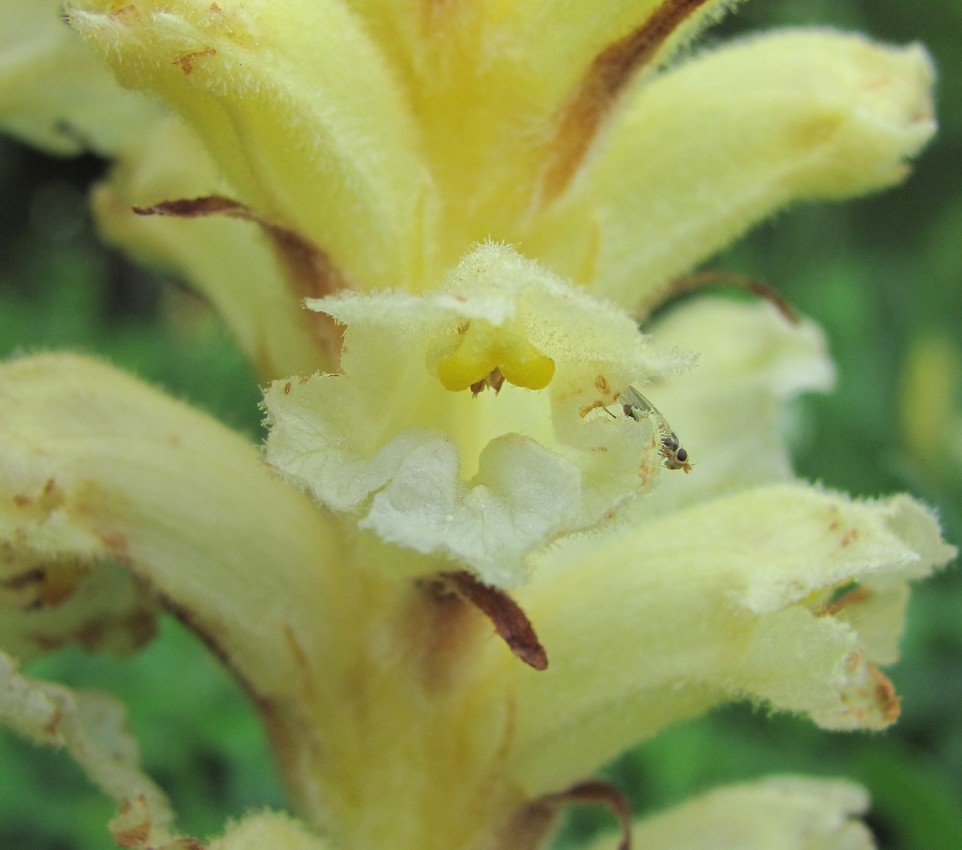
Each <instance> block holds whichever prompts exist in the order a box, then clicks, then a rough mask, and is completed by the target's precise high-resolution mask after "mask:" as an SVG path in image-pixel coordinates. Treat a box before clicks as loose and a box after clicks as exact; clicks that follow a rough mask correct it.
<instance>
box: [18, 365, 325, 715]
mask: <svg viewBox="0 0 962 850" xmlns="http://www.w3.org/2000/svg"><path fill="white" fill-rule="evenodd" d="M0 434H2V440H0V492H2V493H3V498H2V500H0V539H2V540H3V541H4V545H5V547H6V551H7V553H8V556H9V557H7V558H6V559H4V561H3V563H2V565H0V569H2V572H3V579H4V581H5V583H6V584H7V585H8V587H11V586H16V585H24V583H25V582H26V583H27V584H29V583H30V582H31V581H32V580H33V578H32V577H36V576H37V575H45V574H46V573H47V571H48V570H50V569H56V568H58V567H60V566H62V565H63V564H64V563H65V562H69V561H74V562H77V563H79V564H81V565H82V566H83V567H84V568H85V570H86V572H85V573H84V574H82V575H81V576H80V577H79V580H78V581H77V582H76V583H75V585H74V586H72V587H69V588H67V589H66V590H67V591H70V592H66V593H65V594H60V596H59V597H58V598H54V599H48V601H47V604H46V606H44V605H40V606H38V605H35V604H34V605H30V606H27V610H26V611H24V612H23V613H22V615H21V618H20V619H19V620H18V622H19V624H20V625H21V626H22V627H23V628H24V629H27V630H29V629H31V628H36V627H37V625H38V624H39V623H43V624H44V625H45V626H46V627H47V628H49V629H50V632H49V634H47V635H45V637H46V638H47V640H48V644H47V645H48V646H56V645H58V643H62V642H65V641H66V640H67V639H68V638H69V637H72V633H71V632H69V631H68V629H69V628H70V627H71V626H72V625H73V624H74V623H75V622H76V621H77V617H78V616H79V614H76V613H75V614H71V613H70V612H71V609H73V610H74V611H76V609H77V608H84V607H85V606H88V605H90V603H91V593H92V590H96V589H98V588H99V589H100V590H104V591H112V590H113V589H114V588H115V587H116V586H117V585H116V583H113V582H107V583H100V584H97V583H96V581H95V580H94V578H93V577H94V576H96V575H97V573H98V571H100V570H103V569H113V568H115V567H114V565H116V564H120V565H122V566H123V567H124V568H125V570H126V571H127V573H128V574H129V576H130V579H131V580H135V581H136V582H137V583H138V584H141V585H143V586H146V587H148V588H149V589H150V590H151V592H152V593H153V594H154V595H155V597H156V598H159V599H161V600H162V602H163V604H164V605H165V606H167V607H170V608H172V609H173V610H175V611H176V612H178V613H179V615H180V616H181V617H183V618H184V619H185V620H187V621H188V622H189V623H190V625H191V626H192V627H193V628H194V629H195V630H196V631H198V632H199V633H201V634H202V635H204V636H205V639H206V640H207V641H208V642H209V643H210V644H211V645H213V646H216V647H217V648H218V650H219V651H220V652H221V654H222V655H223V657H224V658H225V659H228V660H229V663H230V665H231V668H232V670H233V671H234V672H235V673H236V674H237V675H238V676H240V677H241V678H242V679H243V681H244V682H245V684H246V685H247V687H248V688H249V689H250V690H251V691H252V692H254V693H258V694H259V695H261V697H262V698H263V700H266V701H267V703H269V702H270V701H271V700H278V701H280V702H283V701H284V700H285V699H288V698H291V697H292V696H293V695H294V694H297V693H299V690H298V688H299V685H298V684H297V681H298V677H299V675H300V674H299V672H298V671H299V670H300V667H299V663H300V661H299V659H298V658H297V657H295V653H294V652H293V651H292V648H291V644H290V641H289V639H288V635H289V634H297V635H299V636H300V639H302V640H303V641H304V642H305V644H309V645H312V646H313V645H322V644H324V642H325V640H330V637H329V636H328V637H327V638H325V637H323V636H322V635H321V634H320V632H319V631H318V630H321V631H324V630H325V629H328V628H334V625H333V620H332V619H330V618H328V617H326V616H325V615H324V610H325V608H326V607H327V603H325V602H324V599H328V600H333V599H335V598H337V593H334V592H331V588H330V587H328V588H327V589H326V590H325V589H324V585H325V583H326V582H329V581H336V580H337V579H336V578H335V576H338V575H339V574H340V573H339V571H338V565H339V564H340V561H339V559H338V558H335V557H334V555H333V546H334V540H333V536H332V534H331V530H330V529H329V527H328V525H327V523H326V521H325V519H324V517H323V516H322V515H321V514H320V513H319V512H318V511H317V510H316V509H315V508H314V507H313V506H312V505H311V503H310V501H309V500H308V499H307V498H306V497H305V496H303V495H302V494H299V493H297V492H296V491H294V490H292V489H291V488H289V487H288V486H287V485H285V484H284V483H282V482H281V481H279V480H278V479H277V478H276V477H274V476H273V475H272V474H271V473H270V472H269V471H268V470H267V469H266V468H265V467H264V466H263V464H262V462H261V458H260V455H259V454H258V452H257V450H256V449H255V448H254V447H253V446H251V445H249V444H248V442H247V441H246V440H245V439H244V438H242V437H241V436H239V435H237V434H234V433H233V432H231V431H230V430H229V429H227V428H225V427H224V426H222V425H220V424H219V423H217V422H215V421H213V420H212V419H210V418H209V417H207V416H205V415H203V414H201V413H198V412H196V411H194V410H192V409H191V408H189V407H187V406H186V405H183V404H181V403H179V402H176V401H174V400H172V399H170V398H168V397H166V396H164V395H163V394H161V393H159V392H157V391H156V390H153V389H150V388H149V387H146V386H144V385H143V384H141V383H140V382H138V381H136V380H135V379H133V378H131V377H129V376H127V375H124V374H123V373H121V372H119V371H118V370H116V369H112V368H110V367H108V366H105V365H103V364H100V363H97V362H96V361H92V360H88V359H85V358H80V357H72V356H69V355H42V356H38V357H32V358H25V359H22V360H15V361H12V362H9V363H6V364H4V365H3V366H2V367H0ZM325 563H328V564H329V569H326V570H324V571H321V570H319V569H318V564H325ZM90 581H95V583H94V585H93V588H91V587H90V586H89V585H88V583H89V582H90ZM130 598H131V600H132V602H131V605H132V606H133V605H134V604H135V603H136V602H137V600H138V597H137V595H136V594H131V595H130ZM265 600H271V601H269V602H265ZM9 601H11V602H12V601H13V600H9ZM332 604H333V603H332ZM98 606H99V607H100V608H102V607H103V604H102V603H98ZM44 608H47V609H51V608H52V609H54V613H53V614H50V615H49V617H48V619H46V620H43V619H41V620H39V621H38V620H33V619H32V618H31V616H30V615H31V613H37V614H42V613H43V611H44ZM97 610H98V607H97V606H95V608H94V613H96V612H97ZM137 610H138V609H137V608H133V609H132V613H136V612H137ZM56 611H62V612H64V613H63V615H62V617H61V618H59V619H58V618H56V617H55V613H56ZM331 613H332V616H333V617H334V619H337V618H338V617H340V616H341V614H340V613H335V612H333V611H332V612H331ZM106 625H107V626H110V625H111V623H110V622H108V623H107V624H106ZM116 625H117V626H118V627H126V628H129V625H126V624H125V623H124V620H123V618H122V617H121V616H119V615H118V616H117V618H116ZM267 703H265V704H267Z"/></svg>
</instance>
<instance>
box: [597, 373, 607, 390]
mask: <svg viewBox="0 0 962 850" xmlns="http://www.w3.org/2000/svg"><path fill="white" fill-rule="evenodd" d="M595 386H596V387H597V388H598V392H601V393H606V392H608V380H607V378H605V376H604V375H598V377H597V378H595Z"/></svg>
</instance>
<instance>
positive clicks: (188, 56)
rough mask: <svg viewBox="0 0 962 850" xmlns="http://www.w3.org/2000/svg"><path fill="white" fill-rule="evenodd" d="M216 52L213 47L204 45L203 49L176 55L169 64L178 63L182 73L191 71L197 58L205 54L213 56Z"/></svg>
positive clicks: (186, 73) (185, 73)
mask: <svg viewBox="0 0 962 850" xmlns="http://www.w3.org/2000/svg"><path fill="white" fill-rule="evenodd" d="M216 54H217V50H216V49H215V48H213V47H205V48H204V49H203V50H194V51H192V52H191V53H185V54H183V56H178V57H177V58H176V59H174V60H173V62H171V63H170V64H171V65H180V70H181V71H183V72H184V75H185V76H187V75H188V74H191V73H193V71H194V63H195V62H196V61H197V60H198V59H202V58H203V57H205V56H214V55H216Z"/></svg>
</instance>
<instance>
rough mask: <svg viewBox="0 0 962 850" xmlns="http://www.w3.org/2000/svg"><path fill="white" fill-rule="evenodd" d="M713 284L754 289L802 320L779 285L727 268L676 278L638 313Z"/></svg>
mask: <svg viewBox="0 0 962 850" xmlns="http://www.w3.org/2000/svg"><path fill="white" fill-rule="evenodd" d="M710 286H731V287H734V288H736V289H741V290H743V291H744V292H750V293H752V294H753V295H757V296H758V297H759V298H763V299H764V300H765V301H767V302H768V303H769V304H771V305H772V306H773V307H774V308H775V309H776V310H778V312H779V313H780V314H781V315H782V318H784V319H785V321H787V322H788V323H789V324H792V325H797V324H799V322H800V321H801V319H800V318H799V316H798V313H797V312H796V310H795V308H794V307H793V306H792V305H791V304H789V303H788V301H786V300H785V298H784V297H783V296H782V294H781V293H780V292H779V291H778V290H777V289H775V287H773V286H771V285H770V284H767V283H765V282H764V281H762V280H758V279H756V278H753V277H749V276H748V275H744V274H739V273H737V272H725V271H702V272H695V273H694V274H689V275H685V276H684V277H680V278H677V279H676V280H673V281H672V282H671V283H669V284H668V286H667V288H666V289H664V290H662V291H660V292H658V293H657V294H656V296H655V298H654V299H652V300H650V301H648V302H646V303H644V304H642V305H641V307H639V309H638V315H639V316H647V315H649V314H650V313H651V312H652V310H655V309H657V308H659V307H662V306H664V305H665V304H667V303H668V302H669V301H671V300H672V299H673V298H675V297H677V296H679V295H683V294H685V293H688V292H694V291H696V290H699V289H706V288H707V287H710Z"/></svg>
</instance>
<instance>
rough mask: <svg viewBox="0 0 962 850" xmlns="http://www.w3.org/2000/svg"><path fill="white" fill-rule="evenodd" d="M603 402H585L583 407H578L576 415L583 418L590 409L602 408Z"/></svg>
mask: <svg viewBox="0 0 962 850" xmlns="http://www.w3.org/2000/svg"><path fill="white" fill-rule="evenodd" d="M604 406H605V403H604V402H603V401H593V402H591V404H586V405H584V407H580V408H578V415H579V416H580V417H581V418H582V419H584V418H585V417H586V416H587V415H588V414H589V413H591V411H592V410H598V408H603V407H604Z"/></svg>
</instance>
